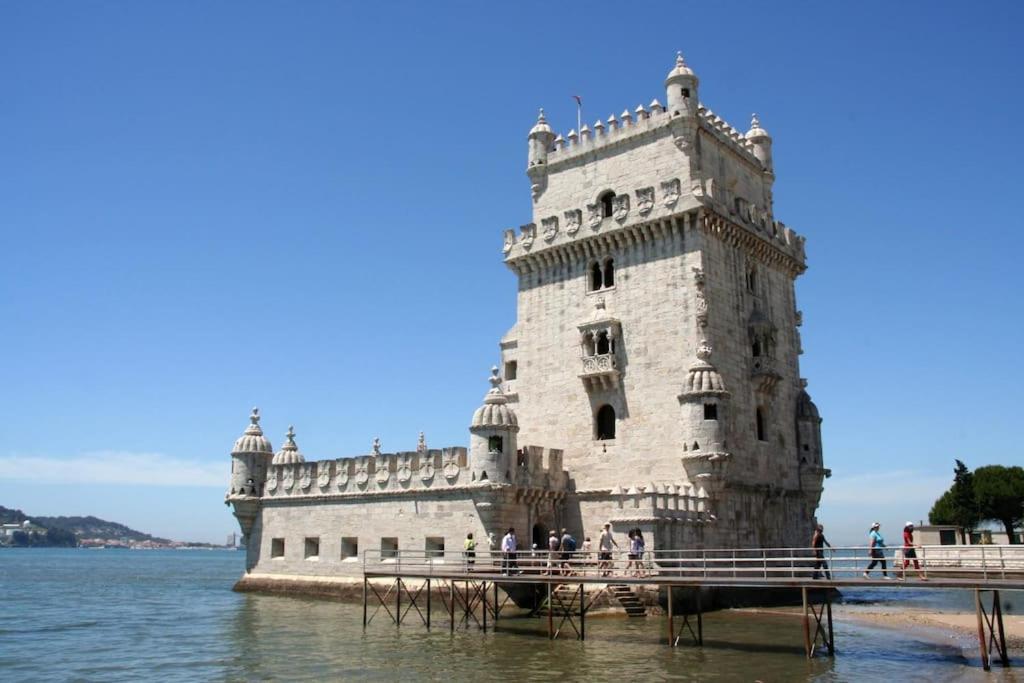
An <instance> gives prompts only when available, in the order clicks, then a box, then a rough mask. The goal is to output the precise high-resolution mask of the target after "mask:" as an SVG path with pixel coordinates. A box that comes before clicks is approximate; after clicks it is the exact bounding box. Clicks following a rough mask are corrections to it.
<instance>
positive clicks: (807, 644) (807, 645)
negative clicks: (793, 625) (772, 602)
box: [800, 587, 814, 659]
mask: <svg viewBox="0 0 1024 683" xmlns="http://www.w3.org/2000/svg"><path fill="white" fill-rule="evenodd" d="M800 596H801V597H802V598H803V603H804V619H803V622H804V653H806V655H807V659H810V658H811V657H813V656H814V652H813V650H812V649H811V615H810V613H809V612H808V609H809V607H808V605H807V588H806V587H803V588H801V589H800Z"/></svg>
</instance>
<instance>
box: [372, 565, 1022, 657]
mask: <svg viewBox="0 0 1024 683" xmlns="http://www.w3.org/2000/svg"><path fill="white" fill-rule="evenodd" d="M956 548H958V546H938V547H936V548H934V549H932V550H931V552H930V558H931V559H930V561H929V560H926V561H925V564H924V565H923V567H922V571H926V572H927V575H928V576H927V580H923V579H920V578H917V572H916V571H914V578H909V579H906V580H898V579H897V580H894V579H886V578H882V576H881V575H880V573H879V572H878V570H876V576H875V577H871V578H864V574H863V572H864V571H865V567H866V565H867V563H868V561H869V560H870V558H868V557H867V552H866V551H865V549H863V548H849V549H845V548H844V549H836V550H833V551H832V552H831V553H829V554H826V555H825V556H824V558H823V559H824V560H825V562H826V563H827V565H826V567H824V568H821V573H820V574H818V576H819V578H813V577H814V576H815V571H814V565H815V563H816V562H818V561H819V558H818V557H816V556H815V554H814V552H815V551H814V550H813V549H806V548H784V549H758V550H751V549H735V550H733V549H724V550H723V549H718V550H700V551H673V550H665V551H654V552H650V553H647V554H645V557H644V559H643V560H642V561H641V562H639V563H637V562H635V561H629V560H624V559H621V558H617V559H616V560H614V561H611V562H599V561H598V560H597V558H596V556H593V555H592V556H586V555H585V554H584V553H573V554H571V556H564V555H565V554H563V553H553V554H550V553H547V552H543V553H517V554H515V556H502V555H500V554H498V553H493V554H489V553H486V552H485V553H477V556H476V557H475V558H474V562H473V563H472V564H469V563H467V562H466V560H465V558H463V557H462V556H461V554H456V553H451V554H444V553H438V552H434V553H425V552H418V553H415V552H409V551H393V552H391V553H386V554H381V553H377V552H373V551H367V552H366V553H365V554H364V558H363V627H364V628H365V627H367V626H369V625H370V624H371V623H372V622H373V620H374V618H376V617H377V616H378V614H381V613H382V612H383V613H384V614H386V615H387V616H388V617H389V618H390V620H391V622H392V623H393V624H394V625H395V626H401V625H402V624H403V623H405V622H407V621H408V620H409V619H410V617H411V616H412V615H415V616H416V617H418V620H417V621H418V622H419V623H420V624H422V625H424V626H426V628H428V629H430V628H431V627H432V623H431V608H432V605H431V595H432V594H433V593H436V594H437V595H438V596H440V598H441V601H442V603H443V606H444V610H445V612H446V615H447V620H446V621H447V626H448V629H449V631H451V632H454V631H455V630H456V629H459V628H469V627H471V626H474V625H475V626H476V627H477V628H479V629H481V630H482V631H484V632H486V631H487V630H488V627H490V628H491V630H497V628H498V621H499V618H500V616H501V614H502V611H503V610H504V609H505V608H506V607H507V606H508V605H509V603H510V602H512V603H516V604H517V606H519V607H524V608H530V607H531V606H532V609H531V610H530V613H531V614H533V615H539V614H540V613H541V612H543V613H544V614H545V615H546V618H547V631H548V637H549V638H550V639H552V640H554V639H556V638H558V637H560V636H561V635H562V634H570V633H571V634H574V635H575V637H576V638H577V639H580V640H584V639H585V638H586V618H587V613H588V611H590V610H591V608H592V607H593V605H594V602H595V600H596V598H597V597H599V596H600V595H601V594H602V593H604V592H605V591H606V590H607V588H608V586H609V585H610V584H613V585H615V586H629V587H654V588H656V589H657V590H659V592H660V591H661V590H664V591H665V593H666V601H667V610H666V612H667V617H668V618H667V622H668V623H667V637H666V641H667V644H668V645H669V646H671V647H677V646H679V644H680V642H681V641H683V642H692V644H694V645H696V646H702V645H703V643H704V623H703V611H704V610H703V609H702V605H701V598H700V590H699V589H701V588H718V589H729V588H733V589H737V588H743V589H758V590H790V591H795V590H798V591H799V592H800V596H801V602H802V609H803V618H802V620H801V624H802V628H803V640H804V650H805V653H806V655H807V657H808V658H811V657H814V656H815V654H817V653H818V652H821V651H822V650H824V651H825V652H826V653H827V654H828V655H829V656H834V655H835V653H836V649H835V638H834V631H833V621H832V598H833V595H834V590H833V589H842V588H853V587H856V588H865V587H878V588H883V587H884V588H899V587H913V588H914V589H925V590H937V589H955V590H965V591H973V593H974V604H975V611H976V612H977V617H978V644H979V652H980V656H981V662H982V666H983V667H984V668H985V669H986V670H988V669H989V668H990V667H991V663H992V661H993V659H997V660H998V661H999V662H1000V663H1001V664H1002V665H1003V666H1009V662H1010V660H1009V654H1008V652H1007V648H1006V636H1005V632H1004V629H1003V614H1002V607H1001V604H1000V591H1021V590H1024V547H1020V546H1004V547H1003V548H1004V549H1005V550H1001V551H999V552H998V553H997V551H996V550H995V548H997V546H989V551H988V556H987V557H985V556H981V557H979V556H978V553H977V548H976V547H974V546H959V548H963V550H960V551H957V550H956ZM922 557H925V558H927V557H929V552H928V549H926V548H919V549H918V559H919V560H921V559H922ZM887 559H888V560H893V562H892V565H891V567H892V568H891V569H889V573H890V574H894V575H897V574H900V573H902V564H900V565H897V562H896V561H898V560H901V559H902V558H901V557H898V556H896V557H894V556H893V554H892V553H891V552H890V555H889V556H888V558H887ZM627 564H628V565H629V566H628V568H627V566H626V565H627ZM588 587H589V588H590V589H591V590H590V591H589V592H588V590H587V588H588ZM673 589H696V590H694V593H695V595H696V600H695V605H694V606H691V608H689V609H683V610H679V609H677V608H676V605H675V599H674V597H673ZM371 596H372V598H373V599H372V600H371ZM563 596H564V597H563ZM538 598H539V602H538ZM531 600H532V605H531ZM517 601H518V602H517ZM371 603H376V604H371ZM371 607H372V608H373V609H372V611H371Z"/></svg>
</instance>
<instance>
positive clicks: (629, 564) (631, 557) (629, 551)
mask: <svg viewBox="0 0 1024 683" xmlns="http://www.w3.org/2000/svg"><path fill="white" fill-rule="evenodd" d="M626 538H628V539H629V540H628V541H627V542H626V543H627V546H626V568H625V569H624V570H623V573H624V574H629V571H630V570H631V569H633V568H634V567H635V566H636V553H634V552H633V548H634V544H633V540H634V539H635V538H636V529H630V530H629V533H627V534H626Z"/></svg>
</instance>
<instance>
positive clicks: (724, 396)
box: [679, 341, 729, 458]
mask: <svg viewBox="0 0 1024 683" xmlns="http://www.w3.org/2000/svg"><path fill="white" fill-rule="evenodd" d="M679 402H680V404H682V406H683V426H684V429H685V432H684V433H685V436H684V448H685V451H686V453H687V455H688V456H692V457H699V456H714V457H717V458H720V457H723V456H726V457H727V456H728V453H727V450H726V443H725V425H726V424H727V423H726V419H727V417H728V415H727V412H728V410H727V404H728V402H729V392H728V391H726V389H725V382H724V381H723V380H722V375H721V374H719V372H718V370H717V369H716V368H715V366H714V365H712V364H711V346H710V345H709V344H708V343H707V342H706V341H701V343H700V346H699V347H698V348H697V360H696V362H694V363H693V364H692V365H691V366H690V370H689V372H688V373H687V375H686V380H685V381H684V384H683V391H682V393H681V394H680V395H679Z"/></svg>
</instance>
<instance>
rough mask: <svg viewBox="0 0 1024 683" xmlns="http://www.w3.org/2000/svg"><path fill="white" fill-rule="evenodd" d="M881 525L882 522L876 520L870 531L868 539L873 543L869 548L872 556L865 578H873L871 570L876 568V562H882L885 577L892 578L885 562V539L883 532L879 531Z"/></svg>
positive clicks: (883, 576)
mask: <svg viewBox="0 0 1024 683" xmlns="http://www.w3.org/2000/svg"><path fill="white" fill-rule="evenodd" d="M881 527H882V525H881V524H879V523H878V522H875V523H874V524H872V525H871V532H870V533H868V541H869V542H870V544H871V545H870V547H869V549H868V554H869V555H870V556H871V563H870V564H869V565H868V568H867V569H865V570H864V578H865V579H870V578H871V570H872V569H874V568H875V565H876V564H880V565H881V566H882V578H883V579H886V580H890V579H892V577H891V576H889V570H888V569H887V565H886V563H885V539H884V538H882V534H881V532H880V531H879V529H880V528H881Z"/></svg>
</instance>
